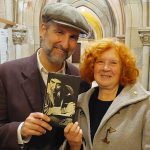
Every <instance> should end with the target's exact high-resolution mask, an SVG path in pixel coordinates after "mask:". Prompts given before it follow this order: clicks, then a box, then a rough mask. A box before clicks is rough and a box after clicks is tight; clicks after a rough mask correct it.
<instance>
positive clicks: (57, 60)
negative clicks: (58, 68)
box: [42, 39, 69, 65]
mask: <svg viewBox="0 0 150 150" xmlns="http://www.w3.org/2000/svg"><path fill="white" fill-rule="evenodd" d="M45 40H46V39H45ZM45 40H44V41H43V42H42V48H43V49H44V51H45V53H46V55H47V58H48V60H49V61H50V62H51V63H53V64H55V65H62V64H63V62H64V61H65V60H66V59H67V58H68V57H69V56H68V55H69V54H68V52H67V51H68V50H65V49H64V48H63V47H62V46H61V45H58V44H55V45H53V46H51V47H50V46H48V44H47V43H46V41H45ZM55 48H56V49H60V50H62V51H63V52H64V56H62V57H60V56H58V55H55V54H54V53H53V52H54V49H55Z"/></svg>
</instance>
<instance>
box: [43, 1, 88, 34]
mask: <svg viewBox="0 0 150 150" xmlns="http://www.w3.org/2000/svg"><path fill="white" fill-rule="evenodd" d="M50 20H52V21H54V22H56V23H59V24H62V25H66V26H69V27H72V28H75V29H78V30H79V31H81V33H84V34H89V32H90V27H89V24H88V23H87V21H86V19H85V18H84V16H83V15H81V14H80V13H79V12H78V10H77V9H76V8H75V7H73V6H71V5H69V4H67V3H52V4H47V5H46V6H45V7H44V9H43V11H42V21H43V22H45V23H47V22H48V21H50Z"/></svg>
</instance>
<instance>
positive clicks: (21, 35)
mask: <svg viewBox="0 0 150 150" xmlns="http://www.w3.org/2000/svg"><path fill="white" fill-rule="evenodd" d="M26 33H27V28H26V26H23V25H16V26H14V27H13V28H12V39H13V43H14V45H16V44H19V45H21V44H22V43H23V42H24V40H25V37H26Z"/></svg>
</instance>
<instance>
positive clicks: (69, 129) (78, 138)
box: [64, 122, 82, 150]
mask: <svg viewBox="0 0 150 150" xmlns="http://www.w3.org/2000/svg"><path fill="white" fill-rule="evenodd" d="M64 136H65V137H66V139H67V141H68V143H69V145H70V149H71V150H80V148H81V144H82V129H80V127H79V125H78V122H75V123H74V124H73V123H69V124H68V125H67V126H66V127H65V129H64Z"/></svg>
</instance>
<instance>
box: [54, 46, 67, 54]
mask: <svg viewBox="0 0 150 150" xmlns="http://www.w3.org/2000/svg"><path fill="white" fill-rule="evenodd" d="M54 48H57V49H60V50H62V51H63V52H64V53H67V52H68V48H67V49H66V48H63V46H62V45H54Z"/></svg>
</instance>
